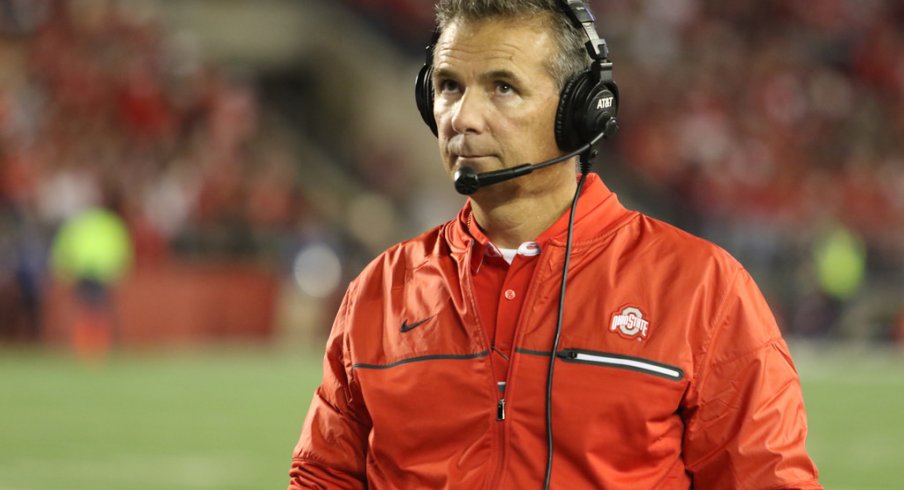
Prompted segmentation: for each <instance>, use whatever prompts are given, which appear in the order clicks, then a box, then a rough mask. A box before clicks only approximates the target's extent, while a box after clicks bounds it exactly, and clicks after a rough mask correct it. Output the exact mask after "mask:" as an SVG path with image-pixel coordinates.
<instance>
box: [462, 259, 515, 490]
mask: <svg viewBox="0 0 904 490" xmlns="http://www.w3.org/2000/svg"><path fill="white" fill-rule="evenodd" d="M473 253H474V251H473V247H470V248H469V249H468V253H467V254H466V255H465V268H464V271H465V279H466V280H465V281H464V283H463V284H462V289H463V290H465V291H467V295H468V297H469V298H468V299H469V300H470V303H471V311H473V312H474V323H475V324H476V325H477V330H478V331H479V335H480V338H481V339H483V343H484V346H485V347H486V348H487V350H489V351H490V352H491V354H490V356H489V358H488V359H489V361H490V383H491V385H492V390H493V396H494V397H495V398H496V421H497V422H504V421H505V393H504V391H503V392H501V393H500V390H499V385H498V384H497V381H496V379H495V376H494V373H495V370H494V369H493V355H492V351H493V349H492V343H491V342H490V339H489V337H487V333H486V330H484V328H483V325H482V324H481V323H480V316H479V315H478V314H477V312H478V308H477V300H476V298H475V297H474V289H473V288H472V287H471V284H473V277H472V275H471V259H472V257H471V254H473ZM509 368H511V365H509ZM506 378H508V376H506ZM506 381H508V379H506ZM496 433H497V434H498V437H497V444H498V447H499V451H498V454H496V457H497V458H498V459H497V461H496V464H495V468H494V470H493V474H492V477H491V480H490V481H491V485H490V486H488V487H487V488H495V487H496V480H497V479H498V477H499V474H500V473H501V469H502V463H503V461H504V458H505V427H504V425H503V424H501V423H499V424H496Z"/></svg>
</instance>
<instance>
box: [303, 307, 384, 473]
mask: <svg viewBox="0 0 904 490" xmlns="http://www.w3.org/2000/svg"><path fill="white" fill-rule="evenodd" d="M350 296H351V291H349V293H346V296H345V298H344V299H343V301H342V306H341V307H340V309H339V314H338V315H337V316H336V321H335V322H334V323H333V330H332V332H331V333H330V337H329V340H328V341H327V347H326V355H325V356H324V361H323V381H322V382H321V384H320V386H319V387H318V388H317V391H316V392H315V393H314V398H313V400H312V401H311V406H310V408H309V409H308V415H307V417H306V418H305V422H304V427H303V428H302V431H301V437H300V438H299V440H298V444H297V445H296V446H295V451H294V453H293V457H292V468H291V470H290V471H289V476H290V478H291V482H290V484H289V489H290V490H294V489H303V488H305V489H309V488H318V489H321V488H322V489H366V488H367V482H366V479H365V459H366V455H367V437H368V434H369V433H370V425H371V423H370V418H369V417H368V416H367V411H366V410H365V409H364V407H363V404H362V402H361V397H360V396H359V394H358V392H357V390H356V389H354V387H353V386H352V382H351V381H350V379H349V377H350V373H351V363H350V362H349V360H348V356H347V352H348V349H347V337H346V329H347V327H348V325H347V322H348V317H349V308H350V306H349V304H350V303H351V301H350V299H349V297H350Z"/></svg>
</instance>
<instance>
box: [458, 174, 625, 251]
mask: <svg viewBox="0 0 904 490" xmlns="http://www.w3.org/2000/svg"><path fill="white" fill-rule="evenodd" d="M569 211H570V209H567V210H565V212H564V213H563V214H562V216H560V217H559V219H558V220H556V221H555V223H553V224H552V225H551V226H550V227H549V228H547V229H546V231H544V232H543V233H541V234H540V236H539V237H537V239H536V242H537V243H538V244H539V245H540V247H545V246H546V245H562V244H564V243H565V239H566V236H567V232H568V214H569ZM629 213H630V212H629V211H628V210H627V209H625V208H624V207H623V206H622V205H621V203H620V202H619V201H618V197H617V196H616V194H615V193H614V192H612V191H610V190H609V188H608V187H606V185H605V184H604V183H603V181H602V179H600V177H599V176H598V175H597V174H595V173H591V174H589V175H588V176H587V180H586V181H585V183H584V188H583V189H582V190H581V198H580V199H579V200H578V208H577V211H576V213H575V220H574V242H575V244H576V245H577V244H579V243H580V242H582V241H586V240H590V239H592V238H595V237H598V236H600V235H601V234H603V233H604V232H605V231H607V230H609V229H610V228H612V227H613V226H615V225H616V224H617V223H619V222H621V221H622V220H623V219H624V218H625V217H626V216H627V215H628V214H629ZM445 235H446V240H447V241H448V243H449V245H450V247H451V248H452V251H453V253H464V252H466V251H468V250H470V249H471V248H472V247H474V248H475V250H484V249H485V248H486V246H487V245H488V244H489V239H487V237H486V235H484V233H483V231H482V230H480V228H479V227H478V226H477V222H476V221H475V219H474V213H473V209H472V207H471V200H470V199H468V200H467V201H466V202H465V204H464V206H463V207H462V208H461V210H460V211H459V212H458V216H457V217H456V219H455V220H453V221H450V222H449V223H447V226H446V233H445ZM474 255H480V254H479V253H478V254H474Z"/></svg>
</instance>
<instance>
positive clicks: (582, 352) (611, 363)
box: [556, 349, 684, 381]
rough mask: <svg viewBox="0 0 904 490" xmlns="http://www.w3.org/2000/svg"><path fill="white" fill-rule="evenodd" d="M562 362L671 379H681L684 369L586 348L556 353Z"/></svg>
mask: <svg viewBox="0 0 904 490" xmlns="http://www.w3.org/2000/svg"><path fill="white" fill-rule="evenodd" d="M556 356H557V357H558V358H559V359H561V360H562V361H564V362H568V363H575V364H586V365H588V366H597V367H603V368H612V369H625V370H629V371H634V372H638V373H643V374H648V375H651V376H659V377H662V378H665V379H668V380H671V381H681V380H682V379H683V378H684V371H683V370H682V369H681V368H679V367H677V366H671V365H668V364H664V363H661V362H656V361H652V360H649V359H644V358H641V357H633V356H626V355H622V354H612V353H607V352H599V351H593V350H586V349H564V350H561V351H559V352H557V353H556Z"/></svg>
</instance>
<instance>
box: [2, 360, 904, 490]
mask: <svg viewBox="0 0 904 490" xmlns="http://www.w3.org/2000/svg"><path fill="white" fill-rule="evenodd" d="M793 350H794V354H795V358H796V360H797V363H798V367H799V370H800V372H801V376H802V379H803V381H804V394H805V398H806V402H807V407H808V411H809V417H810V442H809V448H810V451H811V453H812V455H813V457H814V459H815V460H816V462H817V464H818V465H819V467H820V470H821V472H822V481H823V483H824V485H825V486H826V488H829V489H834V490H880V489H882V490H886V489H887V490H892V489H900V488H902V487H904V483H902V482H904V355H902V354H901V353H895V352H889V351H876V350H853V351H852V350H849V349H848V350H839V349H830V350H826V349H816V348H813V347H809V346H808V347H806V348H804V347H800V346H798V347H795V348H794V349H793ZM319 356H320V354H319V353H310V352H308V353H301V354H293V353H291V352H288V351H285V350H261V349H248V350H239V349H229V350H217V351H204V352H200V353H199V352H190V353H180V354H166V355H161V354H150V353H147V354H134V353H131V354H129V355H128V356H125V355H118V356H114V357H113V358H112V359H111V360H110V361H109V362H108V363H107V364H106V365H105V366H103V367H100V366H90V365H84V364H81V363H78V362H75V360H73V359H72V358H70V357H68V356H66V355H59V354H52V353H48V352H24V353H23V352H18V351H12V350H0V390H2V391H0V396H2V398H0V399H2V402H0V489H2V490H26V489H28V490H31V489H56V488H66V489H69V490H81V489H92V490H98V489H100V490H104V489H115V490H120V489H122V490H132V489H134V490H145V489H161V490H162V489H166V490H178V489H206V488H217V489H273V488H285V486H286V484H287V471H288V466H289V460H290V453H291V450H292V447H293V445H294V443H295V439H296V437H297V435H298V429H299V426H300V424H301V423H302V421H303V418H304V413H305V411H306V409H307V405H308V402H309V400H310V396H311V393H312V390H313V388H314V386H315V385H316V383H317V381H318V380H319V376H320V360H319Z"/></svg>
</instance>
